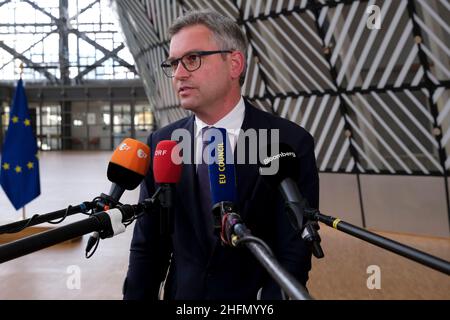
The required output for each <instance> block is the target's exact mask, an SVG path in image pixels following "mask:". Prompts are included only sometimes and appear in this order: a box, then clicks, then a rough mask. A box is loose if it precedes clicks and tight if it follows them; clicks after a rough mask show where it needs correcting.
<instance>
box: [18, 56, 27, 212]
mask: <svg viewBox="0 0 450 320" xmlns="http://www.w3.org/2000/svg"><path fill="white" fill-rule="evenodd" d="M19 68H20V79H22V75H23V68H24V66H23V62H21V63H20V65H19ZM26 218H27V214H26V212H25V206H23V207H22V220H25V219H26Z"/></svg>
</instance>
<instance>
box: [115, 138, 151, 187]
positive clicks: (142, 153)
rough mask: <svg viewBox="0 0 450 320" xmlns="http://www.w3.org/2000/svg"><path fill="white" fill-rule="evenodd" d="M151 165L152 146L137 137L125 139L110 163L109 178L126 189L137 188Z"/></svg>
mask: <svg viewBox="0 0 450 320" xmlns="http://www.w3.org/2000/svg"><path fill="white" fill-rule="evenodd" d="M149 166H150V148H149V147H148V146H147V145H146V144H145V143H142V142H140V141H138V140H135V139H130V138H127V139H125V140H123V141H122V142H121V143H120V144H119V146H118V147H117V148H116V150H114V153H113V155H112V157H111V160H110V162H109V164H108V173H107V174H108V179H109V180H110V181H111V182H113V183H115V184H117V185H118V186H120V187H122V188H124V189H126V190H133V189H135V188H136V187H137V186H138V185H139V184H140V183H141V182H142V180H143V179H144V177H145V175H146V174H147V171H148V168H149Z"/></svg>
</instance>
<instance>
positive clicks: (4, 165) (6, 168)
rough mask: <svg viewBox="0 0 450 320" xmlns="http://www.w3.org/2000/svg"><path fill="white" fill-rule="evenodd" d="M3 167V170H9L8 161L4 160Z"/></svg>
mask: <svg viewBox="0 0 450 320" xmlns="http://www.w3.org/2000/svg"><path fill="white" fill-rule="evenodd" d="M3 169H4V170H9V163H7V162H5V163H4V164H3Z"/></svg>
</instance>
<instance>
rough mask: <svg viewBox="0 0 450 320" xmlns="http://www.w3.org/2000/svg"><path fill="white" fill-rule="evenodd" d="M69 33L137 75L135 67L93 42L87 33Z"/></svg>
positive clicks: (76, 31)
mask: <svg viewBox="0 0 450 320" xmlns="http://www.w3.org/2000/svg"><path fill="white" fill-rule="evenodd" d="M69 32H72V33H74V34H76V35H77V36H78V37H79V38H81V39H83V40H84V41H86V42H87V43H89V44H90V45H91V46H93V47H95V48H96V49H98V50H100V51H101V52H102V53H103V54H104V55H108V54H110V55H111V58H113V59H114V60H116V61H117V62H118V63H119V64H120V65H121V66H123V67H126V68H128V69H129V70H130V71H131V72H135V73H136V69H135V67H134V66H133V65H131V64H129V63H128V62H126V61H125V60H123V59H122V58H119V57H118V56H117V54H111V53H112V51H111V50H108V49H106V48H105V47H103V46H102V45H100V44H98V43H97V42H95V41H94V40H92V39H91V38H89V37H88V36H87V35H86V33H84V32H81V31H80V30H77V29H69Z"/></svg>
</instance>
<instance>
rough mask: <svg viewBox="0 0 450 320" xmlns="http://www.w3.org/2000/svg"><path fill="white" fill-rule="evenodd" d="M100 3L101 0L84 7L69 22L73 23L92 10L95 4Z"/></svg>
mask: <svg viewBox="0 0 450 320" xmlns="http://www.w3.org/2000/svg"><path fill="white" fill-rule="evenodd" d="M98 2H100V0H95V1H94V2H92V3H91V4H89V5H87V6H86V7H84V8H83V9H81V10H80V11H78V12H77V14H76V15H74V16H73V17H70V18H69V21H72V20H74V19H76V18H78V17H79V16H80V15H81V14H83V13H84V12H85V11H87V10H89V9H90V8H92V7H93V6H95V4H97V3H98Z"/></svg>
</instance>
